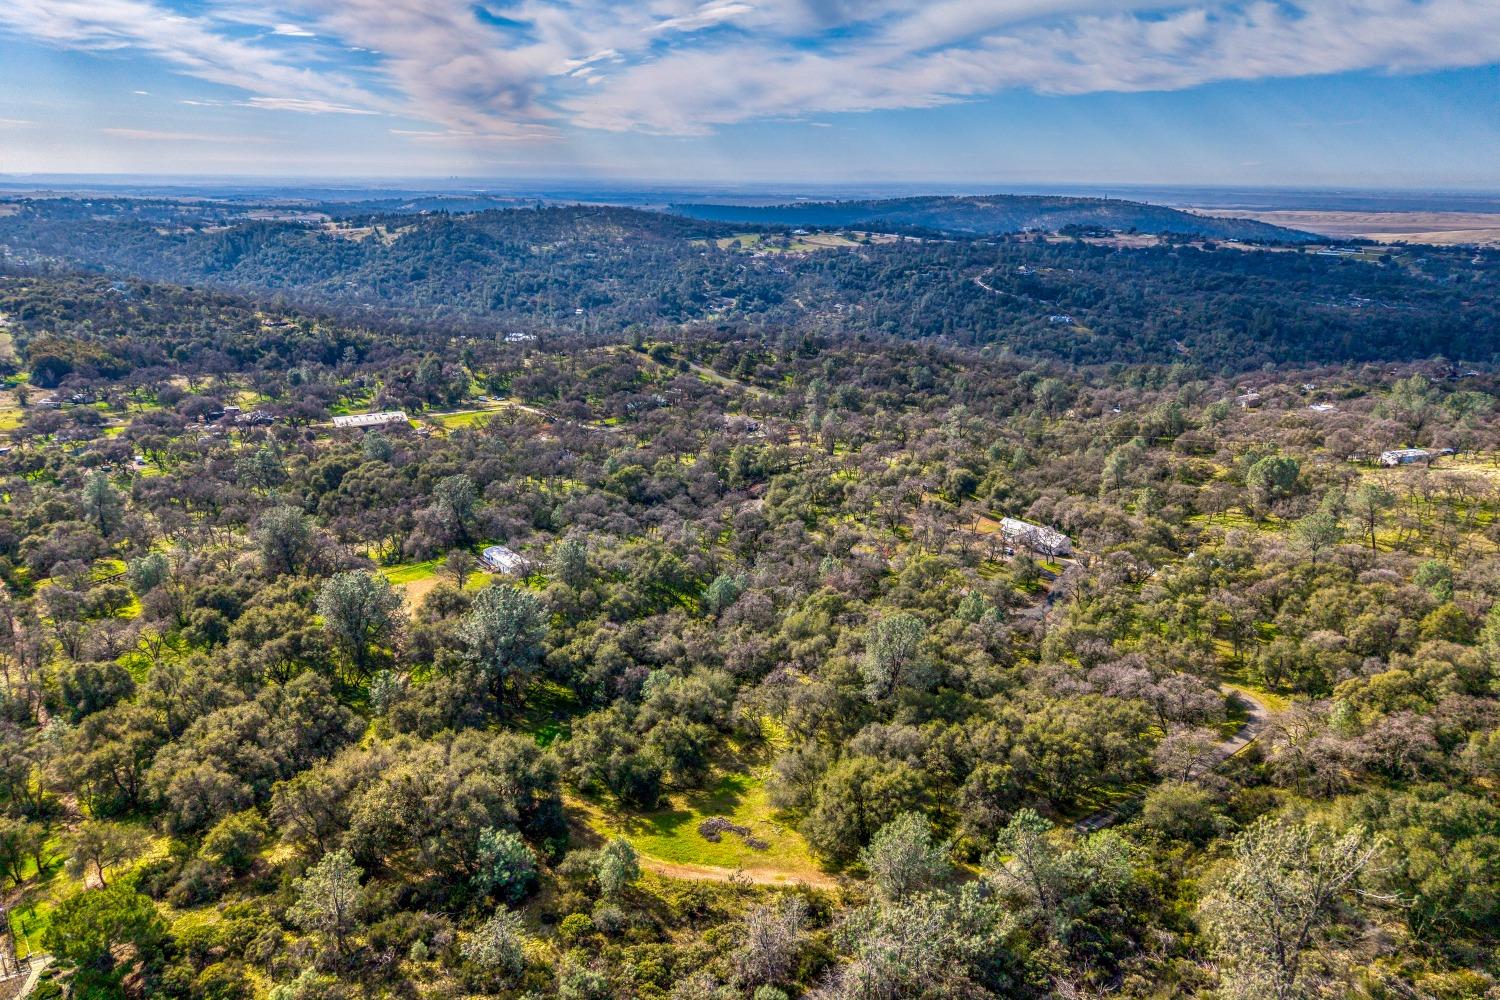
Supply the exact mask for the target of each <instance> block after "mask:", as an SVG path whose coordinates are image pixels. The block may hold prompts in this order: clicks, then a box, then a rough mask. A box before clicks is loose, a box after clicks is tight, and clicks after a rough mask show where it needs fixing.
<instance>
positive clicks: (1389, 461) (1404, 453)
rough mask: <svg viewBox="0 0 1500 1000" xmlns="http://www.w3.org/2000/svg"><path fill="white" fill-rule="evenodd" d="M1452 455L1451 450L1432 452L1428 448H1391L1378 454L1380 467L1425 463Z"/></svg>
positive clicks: (1444, 449)
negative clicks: (1441, 456) (1440, 456)
mask: <svg viewBox="0 0 1500 1000" xmlns="http://www.w3.org/2000/svg"><path fill="white" fill-rule="evenodd" d="M1451 454H1453V449H1452V448H1443V449H1441V450H1439V451H1432V450H1431V449H1428V448H1393V449H1391V450H1390V451H1383V452H1381V453H1380V464H1381V465H1392V466H1394V465H1412V464H1414V463H1416V462H1425V461H1427V460H1428V459H1432V458H1437V457H1438V456H1439V455H1451Z"/></svg>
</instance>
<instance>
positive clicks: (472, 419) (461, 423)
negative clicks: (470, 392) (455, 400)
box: [433, 408, 497, 430]
mask: <svg viewBox="0 0 1500 1000" xmlns="http://www.w3.org/2000/svg"><path fill="white" fill-rule="evenodd" d="M496 412H497V411H496V410H495V409H494V408H490V409H487V410H458V411H456V412H454V413H435V414H433V417H434V418H435V419H436V420H437V422H438V423H440V424H442V425H443V426H444V427H446V428H448V429H449V430H458V429H460V428H463V427H482V426H484V425H485V424H486V423H488V422H489V419H490V418H491V417H493V416H494V415H495V413H496Z"/></svg>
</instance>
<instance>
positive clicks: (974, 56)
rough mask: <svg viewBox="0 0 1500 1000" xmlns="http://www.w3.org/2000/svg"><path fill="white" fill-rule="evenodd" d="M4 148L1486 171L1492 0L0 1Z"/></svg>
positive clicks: (1331, 176) (288, 172) (819, 169)
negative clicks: (1223, 0) (1186, 1)
mask: <svg viewBox="0 0 1500 1000" xmlns="http://www.w3.org/2000/svg"><path fill="white" fill-rule="evenodd" d="M0 173H9V174H24V173H90V174H104V173H108V174H145V175H156V176H164V175H223V176H234V177H286V178H368V179H377V178H384V179H398V178H455V179H457V178H474V179H503V178H506V177H527V178H541V177H555V178H559V179H579V180H589V179H597V180H610V181H625V182H629V181H641V182H653V183H671V182H679V183H703V182H718V183H730V184H732V183H755V182H785V181H803V182H809V183H812V182H816V183H868V184H876V183H922V182H928V183H938V182H942V183H947V184H964V183H973V184H981V183H982V184H1004V183H1007V182H1010V183H1028V184H1038V183H1041V184H1045V183H1049V182H1053V183H1059V184H1063V183H1067V184H1089V183H1098V184H1104V183H1119V184H1201V185H1225V186H1228V185H1283V186H1317V187H1393V188H1395V187H1399V188H1427V189H1436V188H1470V189H1479V190H1500V0H1252V2H1214V0H1200V2H1190V3H1183V2H1172V0H1113V2H1107V0H706V2H704V0H634V2H615V0H513V2H504V0H487V2H480V3H473V2H468V0H255V2H248V0H0Z"/></svg>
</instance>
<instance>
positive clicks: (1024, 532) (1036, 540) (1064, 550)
mask: <svg viewBox="0 0 1500 1000" xmlns="http://www.w3.org/2000/svg"><path fill="white" fill-rule="evenodd" d="M1000 533H1001V534H1003V535H1004V536H1005V540H1006V541H1007V542H1008V543H1010V544H1011V545H1019V546H1021V547H1023V548H1028V549H1030V550H1031V551H1033V552H1040V553H1042V554H1043V555H1049V556H1070V555H1072V554H1073V542H1072V540H1071V539H1069V538H1068V536H1067V535H1065V534H1063V533H1062V532H1061V531H1058V530H1057V529H1056V528H1046V527H1043V526H1042V525H1040V524H1032V523H1030V522H1029V521H1019V520H1017V519H1016V518H1013V517H1003V518H1001V519H1000Z"/></svg>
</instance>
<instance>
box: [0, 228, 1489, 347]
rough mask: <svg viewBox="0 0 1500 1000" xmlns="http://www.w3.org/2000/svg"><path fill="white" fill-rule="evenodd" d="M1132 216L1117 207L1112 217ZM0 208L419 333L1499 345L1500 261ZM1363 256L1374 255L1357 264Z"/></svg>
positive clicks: (194, 278) (1096, 243)
mask: <svg viewBox="0 0 1500 1000" xmlns="http://www.w3.org/2000/svg"><path fill="white" fill-rule="evenodd" d="M1111 204H1115V203H1111ZM13 208H14V210H13V211H11V212H9V213H0V249H3V252H4V253H5V254H6V255H7V258H8V259H9V260H11V261H12V262H13V263H21V264H25V265H31V266H37V265H43V266H44V265H47V264H52V265H54V266H64V267H66V266H84V267H87V268H90V269H96V270H101V271H104V272H105V273H108V274H111V275H114V276H119V277H127V278H128V277H143V278H147V279H150V280H157V281H168V282H176V283H186V284H193V285H206V286H211V287H217V288H222V289H226V290H235V291H241V292H250V293H254V294H257V295H259V296H262V297H267V296H269V297H271V298H270V299H269V301H271V302H273V303H274V302H275V301H277V299H276V297H278V296H279V297H280V298H281V300H284V301H294V302H300V303H317V304H319V305H322V306H325V307H329V308H334V309H339V310H344V311H356V312H358V313H362V314H364V315H380V316H389V315H399V316H401V317H403V318H405V319H407V320H410V321H413V322H417V323H428V322H440V323H443V324H446V325H450V326H458V325H466V326H468V327H470V328H472V329H473V330H474V332H475V333H476V334H479V335H488V334H491V333H493V332H494V331H495V330H496V329H498V328H500V327H504V328H506V329H507V330H509V331H511V332H523V333H527V334H532V335H542V336H546V335H551V334H563V335H567V336H570V337H579V336H583V337H590V338H597V337H601V336H603V337H616V338H618V337H620V336H622V335H626V334H625V331H626V330H628V329H630V328H631V327H637V328H640V329H641V330H643V331H644V332H645V333H647V334H650V335H656V334H659V333H661V332H663V331H669V330H673V329H676V328H677V327H679V326H680V325H682V324H684V323H693V322H697V323H712V324H716V325H717V324H723V323H730V324H734V325H736V326H743V327H746V328H749V329H753V330H754V331H755V332H756V335H757V336H776V335H779V334H781V333H784V332H787V331H796V332H797V333H802V334H807V335H810V336H815V337H835V338H842V337H847V336H851V335H867V336H876V337H882V338H886V337H894V338H902V339H918V340H926V339H934V340H938V341H940V342H941V343H943V344H945V345H947V346H961V347H980V348H988V349H990V350H992V351H997V352H1007V351H1008V352H1013V353H1017V354H1021V355H1025V356H1030V357H1042V358H1050V359H1054V360H1059V361H1065V362H1069V363H1073V364H1085V365H1091V364H1107V363H1118V364H1140V363H1153V364H1170V363H1174V362H1179V363H1183V364H1186V365H1189V366H1190V367H1192V368H1194V369H1196V370H1198V371H1200V372H1202V373H1205V374H1223V373H1229V372H1234V371H1252V370H1255V369H1258V368H1260V367H1262V366H1264V365H1267V364H1282V365H1286V364H1306V363H1315V364H1317V363H1330V362H1345V361H1382V360H1413V359H1418V358H1427V357H1432V356H1434V355H1442V356H1444V357H1448V358H1453V359H1457V360H1460V361H1464V362H1468V363H1484V362H1489V361H1492V360H1494V359H1495V357H1496V352H1497V349H1500V288H1497V284H1496V280H1495V263H1496V261H1497V260H1500V252H1497V251H1480V252H1477V253H1476V252H1475V251H1472V250H1467V249H1463V248H1446V249H1444V248H1435V247H1420V248H1419V247H1400V248H1369V249H1368V250H1365V251H1358V252H1354V253H1347V254H1341V253H1334V252H1332V251H1326V252H1323V253H1319V252H1316V251H1314V250H1306V249H1301V250H1299V249H1296V248H1290V247H1285V246H1265V247H1259V246H1249V245H1239V244H1236V245H1220V244H1217V243H1214V242H1212V241H1207V242H1206V241H1204V240H1201V239H1189V238H1182V239H1165V240H1164V239H1158V238H1155V237H1130V238H1125V237H1110V236H1107V235H1105V236H1099V235H1097V234H1096V235H1089V233H1080V234H1076V235H1072V236H1063V235H1054V236H1046V235H1041V234H1025V235H1012V236H1004V237H999V238H993V239H968V238H952V239H950V238H916V237H905V238H896V237H893V236H891V235H889V234H880V233H869V232H863V231H861V232H837V233H827V234H822V235H810V236H798V235H796V233H795V232H789V231H785V230H780V231H777V230H764V231H757V232H755V233H750V234H745V233H743V232H738V231H736V230H735V229H734V228H732V227H730V226H729V225H727V224H724V223H710V222H697V221H692V220H688V219H683V218H677V217H674V216H670V215H663V214H659V213H653V212H642V211H638V210H631V209H619V208H609V207H601V206H573V207H551V208H542V209H519V210H510V211H490V212H479V213H474V214H469V215H446V214H436V215H412V214H410V213H397V214H384V215H361V216H353V217H339V218H332V217H329V216H327V215H326V214H323V213H322V212H319V211H313V209H314V208H319V209H328V210H331V206H327V205H322V206H313V207H311V208H306V209H297V208H287V207H285V206H282V207H280V208H278V209H276V210H275V211H272V210H270V209H267V210H264V211H263V212H260V213H259V215H262V216H268V217H257V218H249V219H247V218H245V217H244V215H245V212H246V210H245V209H244V208H243V207H242V206H234V205H229V204H225V203H206V204H198V203H177V202H168V201H157V202H134V201H128V200H123V199H116V200H102V201H76V200H72V201H70V200H67V199H47V200H36V201H25V202H17V203H14V206H13ZM1356 249H1357V248H1356Z"/></svg>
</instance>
